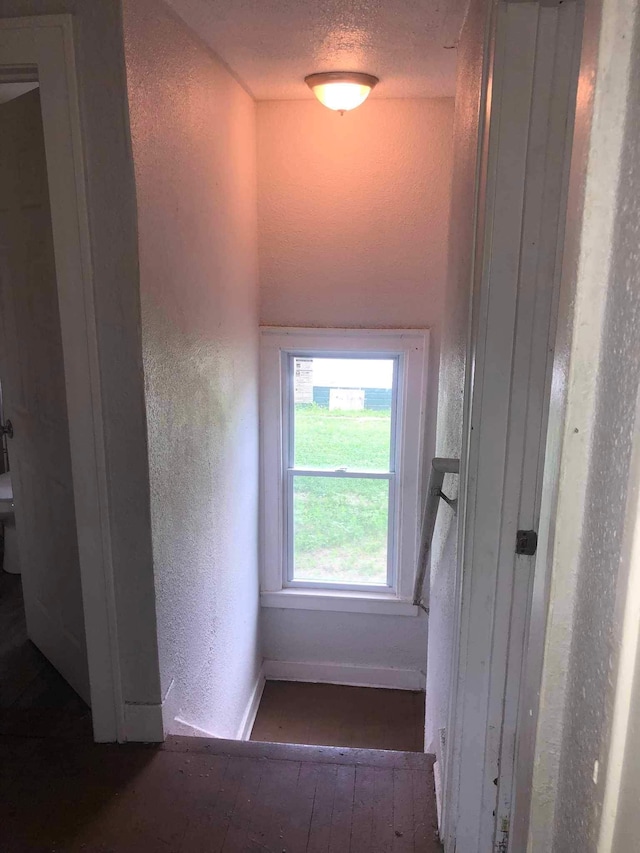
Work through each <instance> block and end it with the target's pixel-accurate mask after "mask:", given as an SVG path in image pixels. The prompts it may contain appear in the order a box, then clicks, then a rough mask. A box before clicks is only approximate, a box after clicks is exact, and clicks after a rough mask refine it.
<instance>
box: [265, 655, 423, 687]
mask: <svg viewBox="0 0 640 853" xmlns="http://www.w3.org/2000/svg"><path fill="white" fill-rule="evenodd" d="M263 671H264V677H265V679H266V680H267V681H309V682H312V683H315V684H346V685H350V686H353V687H386V688H389V689H394V690H424V688H425V680H426V677H425V674H424V673H423V672H420V671H419V670H414V669H396V668H391V667H374V666H351V665H349V664H342V663H315V662H313V661H284V660H266V661H265V662H264V666H263Z"/></svg>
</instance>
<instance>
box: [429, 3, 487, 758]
mask: <svg viewBox="0 0 640 853" xmlns="http://www.w3.org/2000/svg"><path fill="white" fill-rule="evenodd" d="M484 23H485V8H484V4H483V3H482V2H472V3H471V5H470V7H469V12H468V15H467V19H466V21H465V25H464V28H463V30H462V34H461V38H460V42H459V45H458V83H457V94H456V103H455V119H454V141H453V185H452V198H451V221H450V232H449V265H448V271H447V288H446V296H445V308H444V319H443V330H442V344H441V349H440V381H439V385H438V429H437V437H436V455H437V456H445V457H453V458H456V459H459V458H460V454H461V450H462V420H463V402H464V383H465V367H466V356H467V326H468V319H469V310H470V288H471V270H472V261H473V238H474V194H475V182H476V161H477V156H476V155H477V145H478V123H479V105H480V90H481V77H482V61H483V45H484V40H483V31H484ZM458 488H459V478H458V477H457V476H453V475H449V476H447V477H446V478H445V483H444V489H443V491H444V492H445V494H447V495H450V496H451V497H457V496H458ZM457 537H458V516H457V512H456V511H454V510H453V509H451V508H450V507H448V506H447V505H446V504H444V503H442V504H441V506H440V508H439V510H438V520H437V524H436V528H435V531H434V537H433V545H432V553H431V577H430V593H429V655H428V664H427V706H426V714H425V727H426V731H425V744H426V746H427V749H428V750H429V751H431V752H435V749H436V744H437V743H438V738H439V729H441V728H446V724H447V710H448V704H447V703H448V698H449V679H450V677H451V666H452V654H453V643H454V636H453V631H454V627H455V578H456V559H457Z"/></svg>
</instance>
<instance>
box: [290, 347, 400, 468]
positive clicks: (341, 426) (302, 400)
mask: <svg viewBox="0 0 640 853" xmlns="http://www.w3.org/2000/svg"><path fill="white" fill-rule="evenodd" d="M292 361H293V364H292V369H293V436H292V440H293V467H294V468H308V469H318V470H326V471H335V470H338V469H346V470H347V471H389V470H390V465H391V410H392V401H393V383H394V375H395V371H394V366H395V359H393V358H379V359H378V358H376V359H373V358H371V359H370V358H306V357H302V356H292Z"/></svg>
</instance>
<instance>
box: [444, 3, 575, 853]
mask: <svg viewBox="0 0 640 853" xmlns="http://www.w3.org/2000/svg"><path fill="white" fill-rule="evenodd" d="M578 7H579V4H578V3H577V2H569V3H565V4H564V5H561V4H560V3H559V2H549V0H539V1H538V2H534V0H525V2H517V0H511V2H510V1H509V0H507V2H504V0H503V2H500V3H498V4H497V5H496V6H495V7H494V16H493V20H492V22H491V24H490V26H489V34H488V40H487V44H486V49H485V63H486V65H487V67H486V68H485V89H484V91H483V102H484V103H485V105H486V115H485V116H484V124H483V123H482V121H481V123H480V137H481V138H480V139H479V163H480V170H479V175H478V178H477V186H476V198H477V206H476V213H475V215H476V250H475V270H474V275H473V278H474V280H473V282H470V287H471V289H472V299H471V309H470V331H469V342H468V351H467V387H466V388H465V410H464V427H463V451H462V459H461V489H462V495H461V497H462V500H461V515H460V521H459V547H458V565H457V570H456V572H457V577H456V625H455V630H454V637H455V643H456V647H455V649H454V658H453V666H452V681H451V686H450V695H449V719H448V724H447V739H446V764H445V793H444V808H443V841H444V844H445V850H446V851H447V853H448V851H453V850H454V849H455V850H456V851H457V852H458V853H489V852H490V851H492V850H498V849H499V850H506V849H507V844H508V843H509V829H510V818H511V810H512V799H513V795H514V784H513V780H514V770H515V749H516V743H517V731H518V726H519V723H520V720H519V718H518V714H519V709H520V701H519V700H520V687H521V675H522V667H523V657H524V651H525V648H524V647H525V638H526V636H527V629H528V620H529V609H530V603H531V589H532V583H533V577H534V571H535V568H534V567H535V559H534V558H533V557H530V556H524V555H522V556H515V553H514V552H515V538H516V537H515V534H516V530H517V529H520V528H524V529H534V530H535V529H537V526H538V520H539V516H540V500H541V474H542V469H543V459H544V447H545V431H546V420H547V409H548V398H549V389H550V380H551V366H552V355H553V341H554V337H555V316H556V313H557V297H558V292H559V283H560V267H561V263H560V261H561V256H562V238H563V229H562V219H563V217H562V215H561V212H562V211H563V207H564V205H565V203H566V176H567V175H568V164H569V158H570V150H571V145H570V139H571V128H572V121H571V115H572V103H573V102H574V101H575V85H574V83H573V79H574V75H575V72H576V67H577V63H576V61H575V56H577V52H578V51H577V47H578V44H579V35H580V33H579V27H578V18H579V15H578V12H577V9H578ZM552 72H553V74H554V75H555V76H553V78H552ZM543 291H544V292H546V295H545V296H539V294H540V293H541V292H543ZM532 389H533V390H532ZM509 849H512V848H509Z"/></svg>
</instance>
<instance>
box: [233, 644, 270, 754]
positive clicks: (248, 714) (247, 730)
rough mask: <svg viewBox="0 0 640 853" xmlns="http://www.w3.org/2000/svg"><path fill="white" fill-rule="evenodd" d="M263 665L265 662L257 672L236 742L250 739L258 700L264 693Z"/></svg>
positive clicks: (258, 705)
mask: <svg viewBox="0 0 640 853" xmlns="http://www.w3.org/2000/svg"><path fill="white" fill-rule="evenodd" d="M265 663H266V661H263V663H262V666H261V667H260V671H259V672H258V677H257V679H256V683H255V685H254V687H253V690H252V691H251V696H250V697H249V702H248V703H247V708H246V710H245V712H244V714H243V717H242V721H241V723H240V726H239V728H238V734H237V740H249V738H250V737H251V730H252V729H253V724H254V723H255V721H256V715H257V713H258V708H259V707H260V700H261V699H262V692H263V691H264V685H265V684H266V681H267V679H266V677H265Z"/></svg>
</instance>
